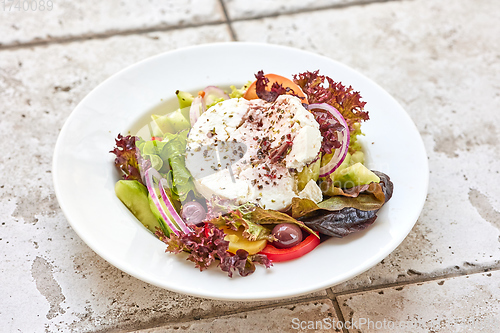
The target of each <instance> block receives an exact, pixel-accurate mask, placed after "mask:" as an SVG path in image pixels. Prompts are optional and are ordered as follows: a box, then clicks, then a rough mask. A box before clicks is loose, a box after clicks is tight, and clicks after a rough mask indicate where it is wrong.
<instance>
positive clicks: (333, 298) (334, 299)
mask: <svg viewBox="0 0 500 333" xmlns="http://www.w3.org/2000/svg"><path fill="white" fill-rule="evenodd" d="M326 295H327V296H328V298H329V299H330V300H331V301H332V304H333V308H334V309H335V312H336V313H337V318H338V320H339V321H340V322H341V323H344V324H345V319H344V314H343V313H342V310H341V309H340V304H339V301H338V300H337V297H336V296H335V294H334V293H333V291H332V288H328V289H326ZM342 333H349V332H348V331H347V328H346V325H342Z"/></svg>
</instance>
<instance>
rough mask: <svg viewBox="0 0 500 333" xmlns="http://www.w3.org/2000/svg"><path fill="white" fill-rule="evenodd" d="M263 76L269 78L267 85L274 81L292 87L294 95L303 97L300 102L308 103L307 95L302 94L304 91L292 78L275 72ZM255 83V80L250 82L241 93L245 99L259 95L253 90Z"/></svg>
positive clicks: (255, 97) (269, 85)
mask: <svg viewBox="0 0 500 333" xmlns="http://www.w3.org/2000/svg"><path fill="white" fill-rule="evenodd" d="M265 77H267V78H268V79H269V83H268V84H267V86H268V87H271V85H272V84H273V83H274V82H277V83H279V84H281V85H283V87H285V88H286V87H288V88H290V89H292V90H293V92H294V93H295V95H297V96H299V97H303V99H302V103H306V104H309V103H308V102H307V96H306V95H304V93H303V92H302V89H300V87H299V86H298V85H296V84H295V82H293V81H292V80H290V79H287V78H286V77H284V76H281V75H277V74H266V75H265ZM256 83H257V80H256V81H254V82H252V84H251V85H250V87H248V89H247V92H246V93H245V95H243V98H245V99H257V98H259V96H257V92H256V90H255V85H256ZM290 95H291V92H290Z"/></svg>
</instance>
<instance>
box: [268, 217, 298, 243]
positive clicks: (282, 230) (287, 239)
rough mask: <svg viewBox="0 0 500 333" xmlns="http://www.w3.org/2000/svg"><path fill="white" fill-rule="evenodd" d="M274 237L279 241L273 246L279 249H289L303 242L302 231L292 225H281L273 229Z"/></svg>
mask: <svg viewBox="0 0 500 333" xmlns="http://www.w3.org/2000/svg"><path fill="white" fill-rule="evenodd" d="M272 234H273V236H274V237H275V238H276V239H277V240H276V241H274V242H273V245H274V246H275V247H277V248H278V249H287V248H289V247H292V246H295V245H297V244H299V243H300V242H302V230H301V229H300V227H299V226H297V225H295V224H291V223H280V224H278V225H277V226H275V227H274V228H273V231H272Z"/></svg>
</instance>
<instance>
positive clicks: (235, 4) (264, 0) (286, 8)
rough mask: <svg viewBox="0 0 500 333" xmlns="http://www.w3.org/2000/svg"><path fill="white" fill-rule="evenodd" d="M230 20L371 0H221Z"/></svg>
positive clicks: (370, 0)
mask: <svg viewBox="0 0 500 333" xmlns="http://www.w3.org/2000/svg"><path fill="white" fill-rule="evenodd" d="M223 1H224V4H225V5H226V9H227V12H228V16H229V18H230V19H232V20H241V19H248V18H256V17H261V16H267V15H279V14H287V13H293V12H300V11H303V10H311V9H321V8H328V7H335V6H345V5H352V4H360V3H368V2H372V1H373V0H361V1H359V0H273V1H268V0H254V1H246V0H223Z"/></svg>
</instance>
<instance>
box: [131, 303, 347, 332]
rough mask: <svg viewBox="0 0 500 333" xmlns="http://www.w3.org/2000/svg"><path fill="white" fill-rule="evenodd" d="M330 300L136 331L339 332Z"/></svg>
mask: <svg viewBox="0 0 500 333" xmlns="http://www.w3.org/2000/svg"><path fill="white" fill-rule="evenodd" d="M337 322H338V318H337V317H336V315H335V310H334V308H333V304H332V302H331V301H330V300H319V301H313V302H307V303H298V304H294V305H286V306H278V307H275V308H265V309H260V310H255V311H251V312H242V313H238V314H235V315H231V316H223V317H218V318H210V319H204V320H198V321H191V322H183V323H177V324H171V325H166V326H161V327H157V328H152V329H147V330H141V331H137V333H157V332H235V333H240V332H245V333H246V332H249V333H253V332H312V331H314V332H341V331H340V330H339V329H335V325H337Z"/></svg>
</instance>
